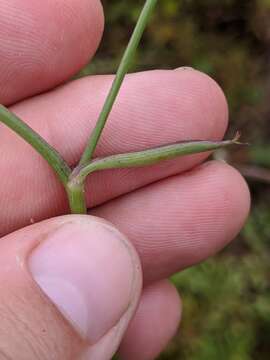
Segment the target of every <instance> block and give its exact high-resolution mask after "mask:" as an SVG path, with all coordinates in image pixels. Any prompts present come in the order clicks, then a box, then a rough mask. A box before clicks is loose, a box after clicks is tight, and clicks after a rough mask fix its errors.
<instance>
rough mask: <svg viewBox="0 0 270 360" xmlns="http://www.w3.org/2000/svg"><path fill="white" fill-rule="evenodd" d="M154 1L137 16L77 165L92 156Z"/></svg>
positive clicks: (86, 161) (146, 5) (150, 0)
mask: <svg viewBox="0 0 270 360" xmlns="http://www.w3.org/2000/svg"><path fill="white" fill-rule="evenodd" d="M156 3H157V0H147V1H146V2H145V5H144V8H143V10H142V12H141V15H140V17H139V20H138V22H137V25H136V27H135V29H134V32H133V34H132V37H131V39H130V41H129V44H128V46H127V49H126V51H125V53H124V56H123V58H122V60H121V63H120V65H119V68H118V71H117V73H116V76H115V79H114V81H113V84H112V87H111V89H110V92H109V94H108V97H107V99H106V101H105V104H104V106H103V109H102V111H101V113H100V116H99V118H98V121H97V124H96V126H95V128H94V130H93V132H92V134H91V136H90V138H89V140H88V145H87V146H86V149H85V151H84V153H83V155H82V158H81V160H80V163H79V166H83V165H85V164H87V163H88V162H89V161H90V160H91V158H92V157H93V154H94V151H95V149H96V146H97V143H98V141H99V138H100V136H101V133H102V130H103V128H104V126H105V124H106V121H107V119H108V116H109V114H110V112H111V110H112V107H113V104H114V102H115V99H116V97H117V95H118V93H119V90H120V87H121V85H122V82H123V80H124V77H125V75H126V73H127V72H128V70H129V67H130V64H131V62H132V60H133V57H134V55H135V51H136V49H137V47H138V45H139V42H140V40H141V37H142V35H143V32H144V30H145V27H146V25H147V21H148V19H149V17H150V15H151V13H152V11H153V9H154V7H155V5H156Z"/></svg>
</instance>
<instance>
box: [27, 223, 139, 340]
mask: <svg viewBox="0 0 270 360" xmlns="http://www.w3.org/2000/svg"><path fill="white" fill-rule="evenodd" d="M78 218H79V219H82V217H78ZM85 218H86V217H85ZM90 219H91V220H90ZM93 219H94V218H90V217H89V219H87V220H86V219H84V220H79V221H72V222H68V223H66V224H63V225H61V226H60V227H59V228H58V229H57V230H55V231H54V232H52V233H50V234H48V235H47V236H46V238H45V239H44V240H43V241H42V242H41V243H40V245H39V246H38V247H37V248H35V249H34V250H33V252H32V253H31V254H30V256H29V260H28V261H29V270H30V272H31V274H32V276H33V278H34V280H35V281H36V283H37V284H38V285H39V287H40V288H41V289H42V290H43V292H44V293H45V294H46V295H47V297H48V298H49V299H50V300H51V301H52V302H53V303H54V305H55V306H56V307H57V308H58V310H59V311H60V312H61V313H62V315H63V316H64V317H65V318H66V319H67V320H68V321H69V322H70V323H71V325H72V326H73V327H75V329H76V330H77V331H78V333H79V334H80V336H83V337H84V338H85V339H87V340H88V341H89V342H90V343H95V342H96V341H97V340H98V339H100V338H101V337H102V336H103V335H105V334H106V333H107V332H108V331H109V330H110V329H111V328H112V327H113V326H115V325H116V324H117V323H118V321H119V320H120V319H121V317H122V315H124V313H125V312H126V310H127V309H128V307H129V305H130V303H131V301H132V297H133V291H134V289H133V286H132V283H133V280H134V259H133V258H132V254H131V253H132V250H131V249H129V247H128V245H127V242H126V240H125V238H124V236H123V235H122V234H120V233H119V232H118V231H117V230H115V229H114V228H112V227H110V226H109V225H107V224H105V223H103V222H101V221H97V220H93Z"/></svg>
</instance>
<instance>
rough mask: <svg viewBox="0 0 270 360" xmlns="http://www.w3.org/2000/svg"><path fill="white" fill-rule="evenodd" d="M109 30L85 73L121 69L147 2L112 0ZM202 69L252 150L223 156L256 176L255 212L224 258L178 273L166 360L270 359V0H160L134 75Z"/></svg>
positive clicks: (105, 0)
mask: <svg viewBox="0 0 270 360" xmlns="http://www.w3.org/2000/svg"><path fill="white" fill-rule="evenodd" d="M102 2H103V5H104V8H105V16H106V30H105V35H104V39H103V42H102V46H101V48H100V49H99V51H98V54H97V56H96V58H95V61H94V62H93V63H92V64H91V65H90V66H88V67H86V68H85V69H84V70H83V71H82V72H81V75H86V74H89V73H97V74H98V73H114V72H115V70H116V68H117V65H118V63H119V60H120V57H121V55H122V53H123V51H124V48H125V46H126V44H127V42H128V40H129V37H130V34H131V32H132V29H133V27H134V24H135V22H136V19H137V17H138V15H139V12H140V9H141V7H142V5H143V3H144V1H138V0H128V1H123V0H122V1H120V0H103V1H102ZM184 65H188V66H192V67H195V68H196V69H199V70H202V71H204V72H206V73H208V74H209V75H210V76H212V77H213V78H214V79H216V80H217V82H218V83H219V84H220V85H221V86H222V88H223V90H224V91H225V94H226V96H227V99H228V101H229V105H230V119H231V123H230V129H229V132H228V134H227V135H228V136H232V134H234V133H235V131H236V129H237V130H240V131H241V132H242V134H243V138H242V140H243V141H248V142H249V143H251V144H252V146H251V147H247V148H241V149H234V150H229V152H223V151H222V152H220V153H218V154H216V156H218V157H220V158H223V159H226V160H227V161H228V162H230V163H233V164H234V165H235V166H236V167H238V168H239V169H240V171H241V172H242V173H243V174H244V175H245V176H246V178H247V181H248V183H249V185H250V188H251V193H252V201H253V204H252V211H251V214H250V217H249V220H248V222H247V224H246V226H245V228H244V229H243V231H242V233H241V234H240V235H239V237H238V238H237V239H236V241H234V243H233V244H231V245H230V246H228V247H227V248H226V249H225V250H224V251H223V252H222V253H221V254H219V255H217V256H215V257H214V258H212V259H210V260H209V261H207V262H206V263H203V264H201V265H198V266H196V267H194V268H192V269H188V270H186V271H184V272H182V273H181V274H178V275H176V276H175V277H174V279H173V281H174V282H175V284H176V285H177V287H178V289H179V291H180V293H181V296H182V299H183V303H184V313H183V321H182V325H181V329H180V331H179V333H178V334H177V336H176V337H175V339H174V340H173V341H172V343H171V344H170V345H169V346H168V348H167V350H166V351H165V352H164V353H163V354H162V355H161V357H160V359H161V360H169V359H174V360H177V359H181V360H209V359H210V360H211V359H219V360H223V359H224V360H225V359H226V360H249V359H260V360H264V359H269V358H270V260H269V256H270V206H269V203H270V191H268V190H269V184H270V142H269V136H270V124H269V120H270V101H269V99H270V0H182V1H180V0H163V1H159V3H158V6H157V9H156V12H155V15H154V16H153V18H152V19H151V23H150V24H149V26H148V28H147V31H146V34H145V36H144V39H143V43H142V45H141V47H140V50H139V51H138V54H137V58H136V59H134V66H133V69H132V71H139V70H146V69H156V68H163V69H167V68H169V69H171V68H175V67H178V66H184Z"/></svg>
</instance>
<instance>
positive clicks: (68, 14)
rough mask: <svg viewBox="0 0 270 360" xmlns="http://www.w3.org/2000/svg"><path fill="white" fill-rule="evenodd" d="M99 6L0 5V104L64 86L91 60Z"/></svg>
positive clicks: (31, 0)
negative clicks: (64, 82) (63, 83)
mask: <svg viewBox="0 0 270 360" xmlns="http://www.w3.org/2000/svg"><path fill="white" fill-rule="evenodd" d="M103 24H104V19H103V11H102V6H101V3H100V0H80V1H77V0H58V1H53V0H50V1H35V0H24V1H21V0H3V1H1V12H0V43H1V47H0V68H1V69H3V71H1V72H0V103H2V104H5V105H10V104H12V103H15V102H17V101H19V100H22V99H24V98H26V97H29V96H33V95H35V94H38V93H41V92H44V91H46V90H49V89H51V88H53V87H55V86H56V85H58V84H60V83H62V82H63V81H66V80H67V79H68V78H70V77H71V76H72V75H74V74H75V73H76V72H77V71H78V70H79V69H80V68H82V67H83V66H84V65H85V64H86V63H87V62H88V61H89V59H90V58H91V57H92V56H93V55H94V53H95V51H96V49H97V47H98V45H99V42H100V39H101V36H102V32H103Z"/></svg>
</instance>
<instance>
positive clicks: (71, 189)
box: [66, 180, 87, 214]
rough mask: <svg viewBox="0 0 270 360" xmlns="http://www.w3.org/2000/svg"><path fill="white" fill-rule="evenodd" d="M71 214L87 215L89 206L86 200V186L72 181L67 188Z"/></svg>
mask: <svg viewBox="0 0 270 360" xmlns="http://www.w3.org/2000/svg"><path fill="white" fill-rule="evenodd" d="M66 192H67V195H68V200H69V206H70V211H71V214H86V213H87V206H86V199H85V190H84V184H83V183H81V184H79V183H76V182H75V181H72V180H70V181H69V182H68V184H67V186H66Z"/></svg>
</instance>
